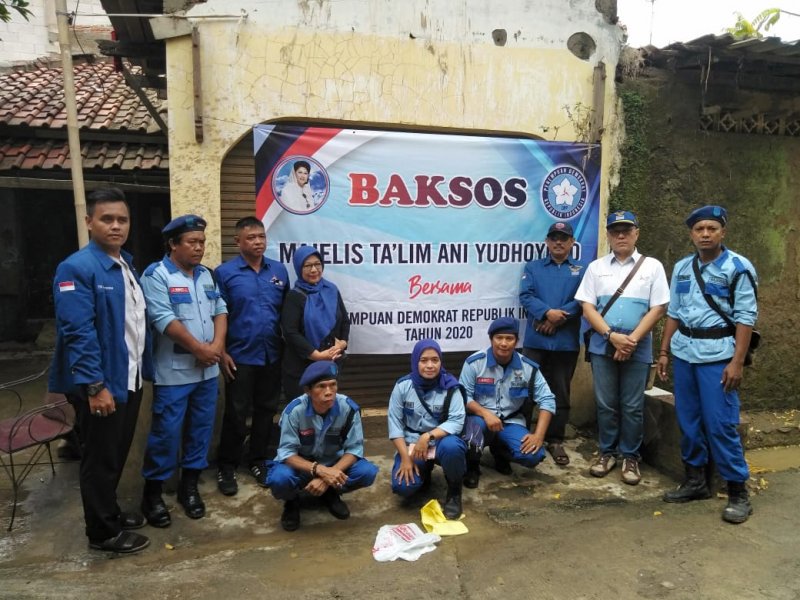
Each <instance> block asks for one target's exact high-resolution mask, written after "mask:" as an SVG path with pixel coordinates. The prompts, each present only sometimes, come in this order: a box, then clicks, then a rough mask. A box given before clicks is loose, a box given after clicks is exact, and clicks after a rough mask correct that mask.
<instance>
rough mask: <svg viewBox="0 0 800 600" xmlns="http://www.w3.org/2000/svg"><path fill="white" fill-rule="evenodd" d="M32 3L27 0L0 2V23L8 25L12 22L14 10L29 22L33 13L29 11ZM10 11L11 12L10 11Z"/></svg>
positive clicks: (0, 0)
mask: <svg viewBox="0 0 800 600" xmlns="http://www.w3.org/2000/svg"><path fill="white" fill-rule="evenodd" d="M28 6H30V3H29V2H27V1H26V0H0V21H2V22H3V23H8V22H9V21H10V20H11V11H12V10H14V11H16V12H17V13H19V15H20V16H21V17H24V19H25V20H26V21H27V20H29V17H31V16H33V13H32V12H31V11H30V10H28ZM9 9H10V10H9Z"/></svg>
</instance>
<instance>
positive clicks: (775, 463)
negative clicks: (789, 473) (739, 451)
mask: <svg viewBox="0 0 800 600" xmlns="http://www.w3.org/2000/svg"><path fill="white" fill-rule="evenodd" d="M746 456H747V462H748V463H749V464H750V467H751V468H752V469H753V471H754V472H766V471H786V470H788V469H797V468H800V446H779V447H777V448H758V449H756V450H748V451H747V454H746Z"/></svg>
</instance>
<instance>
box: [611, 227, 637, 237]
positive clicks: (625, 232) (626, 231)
mask: <svg viewBox="0 0 800 600" xmlns="http://www.w3.org/2000/svg"><path fill="white" fill-rule="evenodd" d="M634 229H635V227H612V228H611V229H606V232H607V233H608V237H627V236H629V235H631V234H632V233H633V230H634Z"/></svg>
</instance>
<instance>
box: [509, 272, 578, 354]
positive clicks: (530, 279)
mask: <svg viewBox="0 0 800 600" xmlns="http://www.w3.org/2000/svg"><path fill="white" fill-rule="evenodd" d="M585 272H586V267H585V265H584V264H582V263H580V262H577V261H574V260H570V258H567V259H566V260H564V262H562V263H561V264H560V265H559V264H557V263H556V262H554V261H553V259H552V258H551V257H549V256H548V257H546V258H542V259H539V260H532V261H530V262H529V263H528V264H526V265H525V269H524V270H523V272H522V280H521V281H520V284H519V301H520V303H521V304H522V306H523V308H524V309H525V310H526V311H528V324H527V326H526V327H525V341H524V342H523V346H525V347H526V348H537V349H540V350H557V351H569V350H573V351H577V350H580V340H579V334H580V328H581V319H580V316H581V303H580V302H578V301H577V300H575V292H576V291H577V290H578V286H579V285H580V283H581V280H582V279H583V274H584V273H585ZM550 309H560V310H564V311H566V312H568V313H569V318H568V320H567V322H566V323H564V325H562V326H561V327H559V328H558V329H557V330H556V332H555V333H554V334H553V335H543V334H541V333H539V332H538V331H536V330H535V329H534V327H533V322H534V321H544V320H545V319H546V318H547V317H546V316H545V315H546V314H547V311H548V310H550Z"/></svg>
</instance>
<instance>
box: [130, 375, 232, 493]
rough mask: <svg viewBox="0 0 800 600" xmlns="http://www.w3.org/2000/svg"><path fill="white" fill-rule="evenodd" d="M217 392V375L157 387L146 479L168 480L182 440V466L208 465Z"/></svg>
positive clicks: (154, 387) (155, 388)
mask: <svg viewBox="0 0 800 600" xmlns="http://www.w3.org/2000/svg"><path fill="white" fill-rule="evenodd" d="M217 391H218V383H217V378H216V377H212V378H211V379H206V380H205V381H201V382H199V383H187V384H184V385H155V386H153V424H152V426H151V427H150V435H148V436H147V450H146V451H145V455H144V466H143V468H142V475H143V476H144V478H145V479H154V480H157V481H166V480H167V479H169V478H170V477H172V474H173V472H174V471H175V467H176V466H177V464H178V449H179V447H180V443H181V440H183V457H182V460H181V467H182V468H184V469H205V468H206V467H207V466H208V447H209V445H210V443H211V434H212V431H213V428H214V416H215V413H216V405H217Z"/></svg>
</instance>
